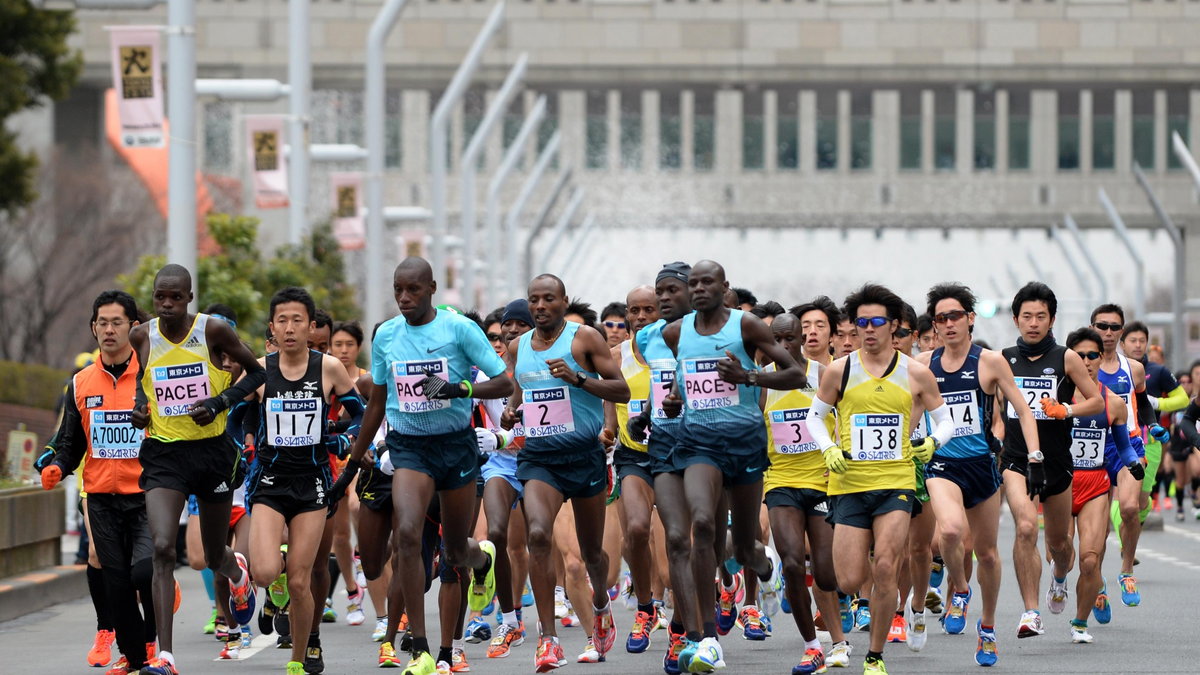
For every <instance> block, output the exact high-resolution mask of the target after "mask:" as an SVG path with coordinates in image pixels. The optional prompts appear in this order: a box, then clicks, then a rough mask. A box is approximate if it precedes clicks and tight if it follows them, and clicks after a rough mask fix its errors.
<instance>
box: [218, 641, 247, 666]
mask: <svg viewBox="0 0 1200 675" xmlns="http://www.w3.org/2000/svg"><path fill="white" fill-rule="evenodd" d="M241 649H242V638H241V637H238V638H237V639H234V640H230V641H228V642H226V643H225V646H224V647H222V648H221V653H220V654H218V655H217V658H219V659H222V660H226V661H236V660H237V658H238V654H239V653H240V652H241Z"/></svg>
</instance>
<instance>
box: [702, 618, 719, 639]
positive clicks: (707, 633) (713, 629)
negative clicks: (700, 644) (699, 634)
mask: <svg viewBox="0 0 1200 675" xmlns="http://www.w3.org/2000/svg"><path fill="white" fill-rule="evenodd" d="M704 637H706V638H715V637H717V622H716V621H705V622H704Z"/></svg>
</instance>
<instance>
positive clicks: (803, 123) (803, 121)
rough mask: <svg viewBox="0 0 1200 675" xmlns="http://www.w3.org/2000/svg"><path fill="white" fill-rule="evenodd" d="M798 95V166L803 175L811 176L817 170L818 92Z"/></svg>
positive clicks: (806, 92) (804, 92)
mask: <svg viewBox="0 0 1200 675" xmlns="http://www.w3.org/2000/svg"><path fill="white" fill-rule="evenodd" d="M798 96H799V104H798V107H797V115H796V117H797V119H798V120H799V121H798V124H799V125H800V130H799V133H798V134H797V136H796V145H797V155H796V159H797V164H798V166H797V167H796V168H797V169H799V171H800V174H801V175H806V176H811V175H812V174H813V173H814V172H816V170H817V94H816V92H813V91H802V92H800V93H799V94H798Z"/></svg>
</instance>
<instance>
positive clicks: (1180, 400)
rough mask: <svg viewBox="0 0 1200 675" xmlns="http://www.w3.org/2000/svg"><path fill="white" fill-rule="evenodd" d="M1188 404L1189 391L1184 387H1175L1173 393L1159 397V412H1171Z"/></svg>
mask: <svg viewBox="0 0 1200 675" xmlns="http://www.w3.org/2000/svg"><path fill="white" fill-rule="evenodd" d="M1187 405H1188V395H1187V392H1186V391H1184V390H1183V387H1175V389H1173V390H1172V391H1171V393H1169V394H1167V395H1166V396H1163V397H1162V398H1160V399H1158V406H1157V408H1158V411H1159V412H1164V413H1169V412H1175V411H1176V410H1183V409H1184V408H1186V407H1187Z"/></svg>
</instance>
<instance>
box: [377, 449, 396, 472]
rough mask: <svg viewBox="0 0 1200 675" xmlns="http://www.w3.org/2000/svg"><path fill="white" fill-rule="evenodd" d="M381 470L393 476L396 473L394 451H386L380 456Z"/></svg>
mask: <svg viewBox="0 0 1200 675" xmlns="http://www.w3.org/2000/svg"><path fill="white" fill-rule="evenodd" d="M379 470H380V471H382V472H383V473H384V474H385V475H388V476H391V475H392V474H394V473H396V467H395V466H394V465H393V464H392V451H391V450H388V451H385V452H384V453H383V454H382V455H380V456H379Z"/></svg>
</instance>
